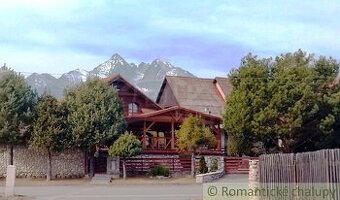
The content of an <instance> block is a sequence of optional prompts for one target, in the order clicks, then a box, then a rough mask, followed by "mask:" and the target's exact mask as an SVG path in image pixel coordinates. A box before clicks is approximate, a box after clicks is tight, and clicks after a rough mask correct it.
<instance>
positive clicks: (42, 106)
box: [29, 94, 72, 181]
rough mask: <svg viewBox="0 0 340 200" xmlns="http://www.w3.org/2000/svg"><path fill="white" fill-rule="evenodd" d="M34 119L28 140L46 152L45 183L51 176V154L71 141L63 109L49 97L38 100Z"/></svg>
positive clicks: (45, 96)
mask: <svg viewBox="0 0 340 200" xmlns="http://www.w3.org/2000/svg"><path fill="white" fill-rule="evenodd" d="M35 114H36V118H35V121H34V124H33V132H32V135H31V138H30V141H29V143H30V145H31V146H33V147H35V148H37V149H41V150H44V151H47V153H48V162H47V172H46V178H47V181H50V180H51V176H52V164H51V161H52V155H51V153H52V152H59V151H62V150H64V149H66V148H68V147H69V146H70V144H71V143H70V142H71V140H72V138H71V136H70V134H68V131H67V122H66V120H67V118H66V115H65V109H64V107H63V106H62V105H60V104H59V103H58V102H57V99H56V98H54V97H52V96H51V95H47V94H43V95H42V96H41V97H40V98H39V99H38V104H37V106H36V108H35Z"/></svg>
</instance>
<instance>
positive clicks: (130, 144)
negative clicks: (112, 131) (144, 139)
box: [109, 132, 142, 179]
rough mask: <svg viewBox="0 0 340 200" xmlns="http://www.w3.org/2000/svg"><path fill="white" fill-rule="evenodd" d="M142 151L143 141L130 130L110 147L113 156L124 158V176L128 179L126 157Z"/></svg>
mask: <svg viewBox="0 0 340 200" xmlns="http://www.w3.org/2000/svg"><path fill="white" fill-rule="evenodd" d="M141 153H142V144H141V142H140V141H139V140H138V139H137V138H136V136H134V135H133V134H131V133H129V132H125V134H123V135H121V136H120V137H119V138H118V139H117V140H116V141H115V142H114V143H113V144H112V145H111V146H110V149H109V154H110V155H111V156H119V157H122V158H123V178H124V179H126V166H125V158H129V157H132V156H136V155H139V154H141Z"/></svg>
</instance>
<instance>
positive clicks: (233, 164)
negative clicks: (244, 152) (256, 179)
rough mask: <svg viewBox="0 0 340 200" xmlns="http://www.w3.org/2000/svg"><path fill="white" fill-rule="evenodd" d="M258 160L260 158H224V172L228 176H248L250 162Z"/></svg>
mask: <svg viewBox="0 0 340 200" xmlns="http://www.w3.org/2000/svg"><path fill="white" fill-rule="evenodd" d="M254 159H255V160H258V157H228V156H226V157H224V170H225V173H226V174H248V173H249V160H254Z"/></svg>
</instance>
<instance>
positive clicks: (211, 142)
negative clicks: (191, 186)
mask: <svg viewBox="0 0 340 200" xmlns="http://www.w3.org/2000/svg"><path fill="white" fill-rule="evenodd" d="M176 137H177V146H178V148H179V149H180V150H183V151H190V152H191V176H193V177H194V176H195V150H197V149H199V148H209V147H210V148H212V147H215V146H216V138H215V136H214V135H213V134H212V133H211V132H210V130H209V129H208V128H207V127H206V126H205V125H204V123H203V120H202V119H201V118H200V117H198V116H193V115H189V116H188V117H187V118H186V119H185V120H184V121H183V123H182V125H181V126H180V129H179V130H177V131H176Z"/></svg>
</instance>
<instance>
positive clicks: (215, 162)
mask: <svg viewBox="0 0 340 200" xmlns="http://www.w3.org/2000/svg"><path fill="white" fill-rule="evenodd" d="M217 170H218V160H217V159H213V160H212V162H211V166H210V171H211V172H216V171H217Z"/></svg>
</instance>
